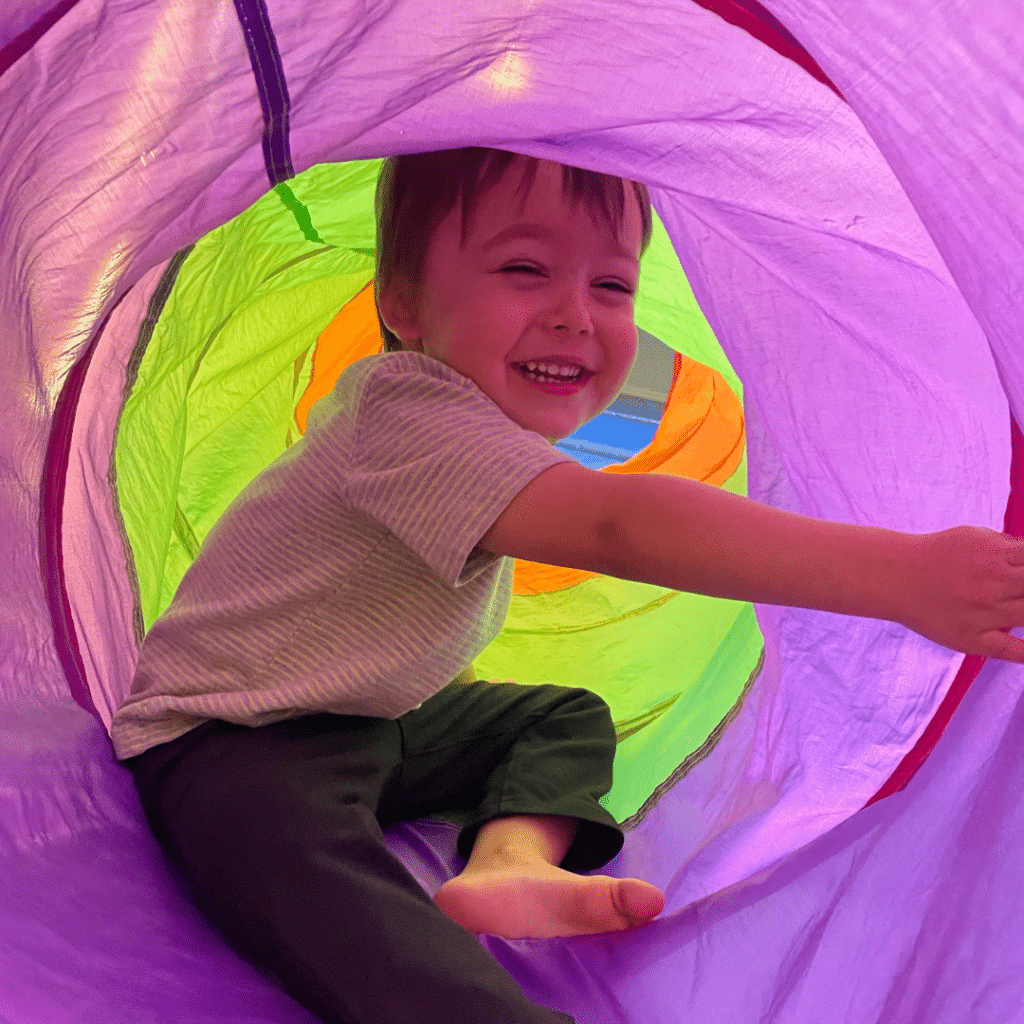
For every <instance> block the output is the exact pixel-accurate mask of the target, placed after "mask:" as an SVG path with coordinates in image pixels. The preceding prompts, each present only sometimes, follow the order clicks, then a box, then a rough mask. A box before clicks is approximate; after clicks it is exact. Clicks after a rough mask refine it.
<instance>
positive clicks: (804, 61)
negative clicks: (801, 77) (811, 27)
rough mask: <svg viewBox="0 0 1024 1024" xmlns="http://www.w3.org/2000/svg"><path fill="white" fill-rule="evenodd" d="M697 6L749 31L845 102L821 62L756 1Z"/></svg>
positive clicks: (709, 1) (700, 1) (703, 1)
mask: <svg viewBox="0 0 1024 1024" xmlns="http://www.w3.org/2000/svg"><path fill="white" fill-rule="evenodd" d="M694 3H696V4H697V5H698V6H699V7H703V8H704V9H705V10H706V11H711V13H712V14H717V15H718V16H719V17H720V18H721V19H722V20H723V21H727V22H729V24H730V25H735V26H736V27H737V28H741V29H743V30H744V31H745V32H749V33H750V35H752V36H753V37H754V38H755V39H758V40H760V41H761V42H762V43H764V44H765V45H766V46H770V47H771V48H772V49H773V50H774V51H775V52H776V53H778V54H781V55H782V56H783V57H786V58H788V59H789V60H791V61H793V62H794V63H796V64H799V65H800V66H801V67H802V68H803V69H804V70H805V71H806V72H807V73H808V74H810V75H813V76H814V77H815V78H816V79H817V80H818V81H819V82H821V83H822V84H823V85H827V86H828V87H829V88H830V89H831V90H832V91H833V92H834V93H835V94H836V95H837V96H838V97H839V98H840V99H845V97H844V96H843V94H842V93H841V92H840V91H839V90H838V89H837V88H836V87H835V85H834V84H833V82H832V80H831V79H830V78H829V77H828V75H826V74H825V72H824V71H822V70H821V68H820V67H819V66H818V62H817V61H816V60H815V59H814V58H813V57H812V56H811V55H810V54H809V53H808V52H807V51H806V50H805V49H804V48H803V47H802V46H801V45H800V44H799V43H798V42H797V41H796V39H795V38H794V37H793V36H792V35H790V33H789V32H788V31H786V29H785V28H784V27H783V25H782V23H781V22H779V21H777V20H776V19H775V18H774V17H773V16H772V15H771V14H769V13H768V11H766V10H765V9H764V8H763V7H762V6H761V5H760V4H759V3H757V2H756V0H694Z"/></svg>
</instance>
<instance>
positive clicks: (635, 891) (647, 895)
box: [612, 878, 665, 925]
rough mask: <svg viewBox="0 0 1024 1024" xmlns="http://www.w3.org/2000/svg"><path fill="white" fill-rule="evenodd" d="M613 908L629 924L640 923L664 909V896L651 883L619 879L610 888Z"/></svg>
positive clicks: (632, 879)
mask: <svg viewBox="0 0 1024 1024" xmlns="http://www.w3.org/2000/svg"><path fill="white" fill-rule="evenodd" d="M612 899H613V901H614V903H615V909H616V910H617V911H618V912H619V913H620V914H621V915H622V916H623V917H624V918H626V919H627V920H628V921H629V922H630V924H633V925H636V924H642V923H643V922H644V921H649V920H650V919H651V918H652V917H657V916H658V914H660V913H661V912H662V910H664V909H665V897H664V896H663V895H662V894H661V892H660V891H659V890H658V889H656V888H655V887H654V886H653V885H650V884H649V883H647V882H641V881H640V880H639V879H634V878H625V879H620V880H619V882H618V884H617V885H616V886H614V887H613V889H612Z"/></svg>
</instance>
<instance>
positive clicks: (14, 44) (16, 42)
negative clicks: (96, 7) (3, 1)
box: [0, 0, 78, 75]
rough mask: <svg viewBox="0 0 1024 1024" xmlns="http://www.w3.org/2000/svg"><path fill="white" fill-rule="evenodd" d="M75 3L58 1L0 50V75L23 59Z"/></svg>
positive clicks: (74, 1) (73, 1)
mask: <svg viewBox="0 0 1024 1024" xmlns="http://www.w3.org/2000/svg"><path fill="white" fill-rule="evenodd" d="M77 3H78V0H60V3H58V4H57V5H56V6H55V7H54V8H53V9H52V10H50V11H47V13H46V14H44V15H43V16H42V17H41V18H40V19H39V20H38V21H37V22H36V23H35V24H34V25H33V26H31V28H27V29H25V31H24V32H22V33H21V35H20V36H15V37H14V38H13V39H12V40H11V41H10V42H9V43H8V44H7V45H6V46H5V47H3V49H0V75H2V74H3V73H4V72H5V71H6V70H7V69H8V68H9V67H10V66H11V65H12V64H13V63H14V62H15V61H16V60H19V59H20V58H22V57H24V56H25V54H26V53H28V51H29V50H31V49H32V47H33V46H35V45H36V43H37V42H39V40H40V39H41V38H42V37H43V36H44V35H45V34H46V33H47V32H49V31H50V29H51V28H53V26H54V25H56V24H57V22H58V21H60V19H61V18H63V17H64V15H65V14H67V13H68V11H70V10H71V8H72V7H74V6H75V4H77Z"/></svg>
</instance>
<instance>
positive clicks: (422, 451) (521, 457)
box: [347, 352, 572, 586]
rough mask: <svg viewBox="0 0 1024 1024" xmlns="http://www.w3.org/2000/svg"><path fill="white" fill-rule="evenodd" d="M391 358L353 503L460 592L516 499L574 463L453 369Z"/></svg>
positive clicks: (360, 437)
mask: <svg viewBox="0 0 1024 1024" xmlns="http://www.w3.org/2000/svg"><path fill="white" fill-rule="evenodd" d="M387 359H388V362H387V364H386V365H384V366H381V367H380V369H378V370H376V371H375V372H373V373H372V374H370V375H369V376H368V378H367V379H366V383H365V386H364V388H363V391H362V395H361V398H360V402H359V407H358V412H357V423H356V435H355V449H354V451H353V453H352V458H351V460H350V462H349V474H348V479H347V490H348V494H347V498H348V500H349V501H350V502H351V504H352V505H353V506H354V507H355V508H356V509H358V510H360V511H362V512H363V513H365V514H366V515H368V516H371V517H372V518H373V519H375V520H377V521H379V522H380V523H382V524H383V525H384V526H385V527H386V528H387V529H388V530H390V531H391V532H392V533H393V534H395V535H396V536H397V537H398V538H399V539H400V540H401V541H402V542H403V543H404V544H406V545H407V546H408V547H409V548H411V549H412V550H413V551H414V552H415V553H416V554H417V555H419V556H420V558H422V559H423V561H424V562H426V563H427V565H429V566H430V568H431V569H433V570H434V571H435V572H436V573H437V574H438V575H439V576H441V577H442V578H443V579H444V580H446V581H447V582H448V583H449V584H451V585H452V586H459V585H462V584H463V583H465V582H467V581H468V579H470V578H472V576H474V575H476V573H478V572H480V571H481V570H482V569H483V568H485V567H486V565H489V564H491V563H492V562H493V561H494V559H495V556H492V555H486V556H484V553H482V552H476V553H474V552H473V549H474V547H476V544H477V542H478V541H479V539H480V538H481V537H482V536H483V535H484V533H486V532H487V530H488V528H489V527H490V526H491V524H492V523H493V522H494V520H495V519H497V517H498V516H499V515H500V514H501V512H502V511H504V509H505V508H506V506H507V505H508V503H509V502H510V501H511V500H512V499H513V498H514V497H515V496H516V495H517V494H518V493H519V492H520V491H521V490H522V489H523V488H524V487H525V486H526V485H527V484H528V483H529V482H530V481H531V480H532V479H534V477H536V476H537V475H539V474H540V473H542V472H543V471H544V470H545V469H549V468H550V467H551V466H554V465H557V464H558V463H560V462H571V461H572V459H571V457H570V456H568V455H566V454H565V453H564V452H560V451H558V450H557V449H556V448H554V447H552V445H551V444H549V443H548V441H547V440H545V439H544V438H543V437H541V436H540V434H538V433H536V432H534V431H530V430H525V429H523V428H522V427H520V426H519V425H518V424H516V423H514V422H513V421H512V420H510V419H509V418H508V417H507V416H506V415H505V414H504V413H503V412H502V411H501V409H500V408H499V407H498V406H497V405H495V403H494V402H493V401H491V399H490V398H488V397H487V395H485V394H484V393H483V392H482V391H481V390H480V389H479V388H478V387H477V386H476V384H475V383H474V382H473V381H472V380H470V379H469V378H467V377H464V376H462V375H461V374H459V373H458V372H457V371H455V370H453V369H452V368H451V367H449V366H447V365H445V364H444V363H441V362H439V361H438V360H435V359H431V358H430V357H428V356H424V355H422V354H421V353H413V352H403V353H393V354H391V355H390V356H389V357H387ZM471 555H472V556H473V559H470V556H471Z"/></svg>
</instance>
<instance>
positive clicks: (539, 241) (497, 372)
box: [112, 149, 664, 1024]
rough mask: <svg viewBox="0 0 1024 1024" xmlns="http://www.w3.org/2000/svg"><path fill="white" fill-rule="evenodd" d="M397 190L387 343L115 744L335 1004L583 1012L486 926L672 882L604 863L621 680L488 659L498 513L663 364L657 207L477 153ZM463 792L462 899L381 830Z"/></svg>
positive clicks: (383, 216) (313, 432)
mask: <svg viewBox="0 0 1024 1024" xmlns="http://www.w3.org/2000/svg"><path fill="white" fill-rule="evenodd" d="M524 172H525V176H524ZM462 197H464V198H465V203H464V204H463V203H462V202H460V199H461V198H462ZM377 215H378V268H377V275H376V289H377V292H376V294H377V301H378V312H379V315H380V318H381V328H382V333H383V335H384V338H385V347H386V349H387V352H386V353H385V354H383V355H379V356H373V357H370V358H367V359H363V360H360V361H358V362H357V363H355V364H354V365H353V366H351V367H349V369H348V370H346V372H345V373H344V374H342V376H341V378H340V379H339V381H338V383H337V385H336V387H335V389H334V391H333V393H332V394H331V395H329V396H327V397H326V398H325V399H323V400H322V401H321V402H319V403H318V404H317V406H316V407H315V408H314V409H313V411H312V413H311V415H310V418H309V422H308V425H307V431H306V435H305V437H304V438H303V439H302V440H301V441H300V442H299V443H298V444H296V445H294V446H293V447H292V448H290V449H289V450H288V451H287V452H286V453H285V454H284V455H283V456H282V457H281V458H280V459H278V460H277V461H276V462H275V463H274V464H273V465H272V466H270V467H269V468H268V469H267V470H266V471H265V472H264V473H263V474H261V476H260V477H258V478H257V479H256V480H254V481H253V482H252V484H250V486H249V487H247V488H246V489H245V491H243V493H242V494H240V495H239V496H238V498H237V499H236V500H235V502H234V503H233V504H232V506H231V507H230V508H229V509H228V510H227V512H226V513H225V514H224V516H223V517H222V518H221V520H220V521H219V522H218V523H217V524H216V525H215V527H214V528H213V530H211V532H210V534H209V536H208V537H207V538H206V541H205V543H204V545H203V547H202V550H201V551H200V553H199V556H198V557H197V559H196V560H195V562H194V564H193V565H192V566H191V567H190V569H189V570H188V572H187V573H186V574H185V577H184V579H183V580H182V583H181V586H180V587H179V589H178V592H177V594H176V595H175V598H174V601H173V602H172V604H171V605H170V607H169V608H168V609H167V611H166V612H165V613H164V615H163V616H161V617H160V619H159V620H158V621H157V622H155V623H154V624H153V626H152V628H151V629H150V631H149V633H148V635H147V637H146V640H145V642H144V644H143V646H142V650H141V652H140V659H139V664H138V668H137V672H136V676H135V679H134V681H133V685H132V692H131V694H130V695H129V697H128V698H127V700H126V701H125V702H124V703H123V704H122V706H121V707H120V708H119V709H118V712H117V714H116V716H115V719H114V723H113V727H112V735H113V740H114V745H115V749H116V752H117V755H118V757H119V758H121V759H122V760H124V762H125V764H126V765H127V766H128V767H129V768H130V769H131V770H132V772H133V774H134V776H135V780H136V784H137V786H138V789H139V792H140V795H141V797H142V801H143V804H144V806H145V808H146V812H147V816H148V818H149V820H150V823H151V825H152V827H153V830H154V832H155V834H156V835H157V837H158V839H159V840H160V841H161V843H162V844H163V845H164V847H165V848H166V849H167V851H168V853H169V855H170V856H171V858H172V859H173V860H174V862H175V863H176V864H177V865H178V866H179V868H180V869H181V871H182V873H183V875H184V878H185V879H186V881H187V882H188V884H189V885H190V887H191V888H192V890H193V892H194V895H195V898H196V901H197V902H198V903H199V905H200V906H202V907H203V909H204V910H205V911H206V912H207V913H208V915H209V916H210V917H211V919H212V920H213V921H214V922H215V923H216V924H217V925H218V926H219V927H220V928H221V930H222V931H223V932H224V934H225V936H226V937H227V938H228V939H229V940H230V941H231V942H232V943H233V945H234V946H235V947H236V948H237V949H238V950H239V952H240V953H242V954H243V955H245V956H246V957H248V958H249V959H250V960H252V961H253V962H254V963H256V964H257V965H259V966H260V967H261V968H262V969H264V970H267V971H269V972H271V973H273V974H274V975H275V976H276V977H277V979H278V980H279V982H280V983H281V984H282V985H283V987H284V988H285V989H286V990H287V991H289V992H290V993H291V994H292V995H293V996H294V997H295V998H296V999H297V1000H298V1001H299V1002H301V1003H303V1004H304V1005H305V1006H307V1007H309V1008H310V1009H311V1010H312V1011H313V1012H315V1013H317V1014H318V1015H319V1016H320V1017H321V1018H322V1019H323V1020H325V1021H338V1022H341V1021H345V1022H351V1021H366V1022H374V1024H387V1022H392V1021H393V1022H394V1024H414V1022H418V1021H424V1022H430V1024H441V1022H445V1021H451V1022H452V1024H455V1022H458V1024H474V1022H480V1024H485V1022H486V1024H497V1022H499V1021H500V1022H502V1024H512V1022H520V1021H521V1022H524V1024H525V1022H528V1021H529V1022H536V1024H541V1022H549V1021H550V1022H554V1021H565V1020H567V1019H568V1018H567V1017H566V1015H565V1014H562V1013H558V1012H555V1011H552V1010H548V1009H545V1008H543V1007H540V1006H537V1005H535V1004H533V1003H531V1002H529V1001H528V1000H526V998H525V997H524V996H523V993H522V992H521V990H520V989H519V987H518V986H517V985H516V984H515V983H514V981H513V980H512V979H511V978H510V977H509V976H508V975H507V974H506V973H505V972H504V971H503V970H502V969H501V968H500V967H499V966H498V965H497V964H496V963H495V962H494V960H493V959H492V958H491V957H490V955H489V954H488V953H487V952H486V951H485V950H484V949H483V947H482V946H481V945H480V944H479V942H478V941H477V940H476V939H475V938H474V936H473V935H472V934H471V932H478V933H479V932H486V933H490V934H498V935H504V936H507V937H511V938H520V937H547V936H556V935H576V934H587V933H594V932H601V931H610V930H621V929H625V928H630V927H635V926H637V925H638V924H641V923H643V922H644V921H647V920H649V919H651V918H652V917H654V916H656V915H657V914H658V913H659V912H660V911H661V909H662V907H663V905H664V899H663V897H662V895H661V893H660V892H659V891H658V890H657V889H656V888H655V887H654V886H652V885H650V884H648V883H646V882H643V881H641V880H639V879H615V878H611V877H608V876H601V875H589V876H588V875H584V874H581V872H589V871H593V870H594V869H596V868H598V867H600V866H601V865H603V864H606V863H607V862H608V861H609V860H611V859H612V858H613V857H614V856H615V855H616V854H617V853H618V852H619V850H620V848H621V846H622V842H623V836H622V832H621V829H620V828H619V827H618V825H617V823H616V822H615V820H614V818H613V817H612V816H611V815H610V814H608V812H607V811H606V810H605V809H604V808H603V807H602V806H601V805H600V803H599V798H600V797H601V796H602V795H604V794H605V793H606V792H608V790H609V789H610V787H611V782H612V762H613V758H614V752H615V732H614V728H613V725H612V721H611V716H610V713H609V710H608V707H607V705H606V704H605V703H604V701H602V700H601V699H600V698H599V697H597V696H596V695H595V694H593V693H590V692H589V691H586V690H584V689H581V688H578V687H573V688H570V687H562V686H552V685H544V686H518V685H515V684H512V683H501V684H497V683H487V682H477V681H473V680H472V679H471V677H467V674H466V673H467V672H468V670H469V669H471V662H472V659H473V658H474V657H475V656H476V655H477V654H478V653H479V652H480V651H481V650H482V649H483V648H484V647H485V646H487V644H488V643H490V641H491V640H492V639H493V638H494V636H496V635H497V633H498V631H499V630H500V629H501V626H502V624H503V621H504V618H505V615H506V612H507V609H508V603H509V599H510V594H511V577H512V568H513V565H512V561H511V559H508V558H502V557H500V556H499V555H497V554H495V553H493V552H491V551H489V550H488V549H487V548H485V547H484V546H483V545H482V543H481V538H482V537H483V535H484V534H485V531H486V530H487V529H488V528H489V527H491V526H492V524H493V523H494V521H495V518H496V516H497V515H498V514H499V513H501V512H502V511H503V510H504V509H505V508H506V507H507V506H508V504H509V501H510V499H512V498H513V497H514V496H515V495H516V494H517V493H518V492H520V491H521V490H522V489H523V487H524V485H526V484H528V483H529V482H530V481H531V480H533V479H535V478H536V477H537V476H538V474H543V473H544V472H545V471H547V470H550V469H552V468H556V469H557V468H559V467H563V466H565V467H573V466H577V464H576V463H575V462H573V461H572V460H571V459H570V458H569V457H568V456H566V455H564V454H562V453H561V452H559V451H557V450H556V449H555V448H553V447H552V445H551V443H550V442H552V441H554V440H557V439H559V438H562V437H565V436H567V435H569V434H571V433H572V432H573V431H575V430H576V429H577V427H579V426H580V424H582V423H584V422H586V421H587V420H589V419H591V418H592V417H594V416H596V415H597V414H598V413H600V412H601V411H602V410H603V409H605V408H606V407H607V406H608V405H610V404H611V402H612V401H613V400H614V399H615V397H616V396H617V395H618V393H619V390H620V389H621V387H622V384H623V383H624V381H625V379H626V376H627V375H628V373H629V370H630V367H631V365H632V363H633V359H634V357H635V353H636V345H637V331H636V326H635V323H634V319H633V296H634V293H635V291H636V288H637V281H638V275H639V270H640V267H639V257H640V255H641V254H642V252H643V250H644V249H645V248H646V245H647V243H648V241H649V239H650V234H651V213H650V202H649V199H648V197H647V193H646V189H644V188H643V187H642V186H639V185H634V184H633V183H629V184H624V183H623V182H622V181H620V180H619V179H615V178H610V177H607V176H604V175H598V174H595V173H593V172H586V171H581V170H578V169H575V168H563V167H562V166H561V165H559V164H553V163H549V162H546V161H545V162H538V161H531V160H525V159H523V158H519V157H515V156H514V155H513V154H510V153H501V152H497V151H494V150H483V149H469V150H456V151H450V152H446V153H431V154H421V155H418V156H405V157H398V158H394V159H392V160H389V161H386V162H385V164H384V166H383V168H382V172H381V177H380V181H379V184H378V197H377ZM524 225H525V226H527V227H528V228H529V229H530V231H532V232H533V234H526V233H523V232H520V231H518V230H517V229H519V228H522V227H523V226H524ZM510 229H512V230H510ZM538 229H540V230H543V231H544V232H547V234H543V235H540V234H536V232H537V230H538ZM499 233H500V234H501V235H502V236H503V237H502V238H499V239H495V237H494V236H495V235H496V234H499ZM463 242H465V244H463ZM412 296H415V299H414V300H413V301H412V302H410V297H412ZM570 368H572V369H573V371H578V372H574V375H573V376H572V377H571V378H570V376H569V374H570V372H572V371H570ZM545 371H547V372H545ZM578 468H582V467H578ZM566 539H567V540H568V539H569V538H566ZM524 554H527V557H529V556H528V553H525V552H524ZM446 811H449V812H452V811H469V812H470V814H471V815H472V817H471V820H470V823H469V824H468V825H467V826H466V827H465V828H464V829H463V830H462V831H461V833H460V836H459V843H458V848H459V853H460V854H461V855H462V856H463V857H466V858H468V863H467V865H466V868H465V870H464V871H463V872H462V873H461V874H460V875H459V876H458V877H456V878H455V879H453V880H451V881H450V882H448V883H447V884H446V885H445V886H443V887H442V888H441V889H440V891H439V892H437V893H436V895H435V900H436V902H435V901H432V900H431V899H430V897H429V896H428V895H427V894H426V893H425V892H424V891H423V889H422V888H421V887H420V886H419V884H418V883H417V882H416V881H415V879H414V878H413V877H412V876H411V875H410V874H409V872H408V871H407V870H406V869H405V867H404V866H403V865H402V864H401V862H400V861H398V860H397V859H396V858H395V857H393V856H392V855H391V854H390V853H389V851H388V850H387V848H386V847H385V846H384V843H383V838H382V833H381V826H382V825H387V824H389V823H392V822H395V821H400V820H407V819H413V818H417V817H421V816H424V815H429V814H443V813H445V812H446Z"/></svg>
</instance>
